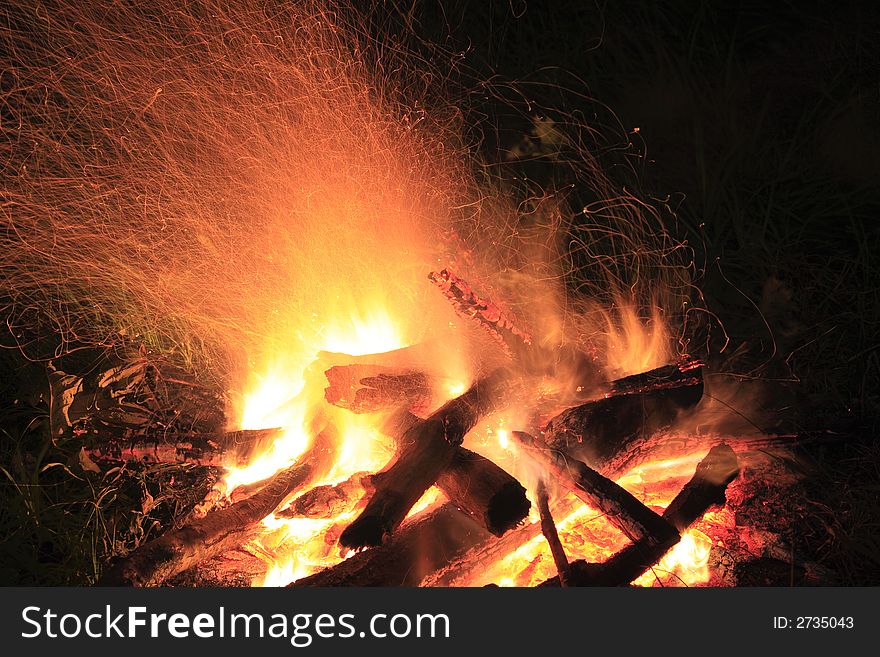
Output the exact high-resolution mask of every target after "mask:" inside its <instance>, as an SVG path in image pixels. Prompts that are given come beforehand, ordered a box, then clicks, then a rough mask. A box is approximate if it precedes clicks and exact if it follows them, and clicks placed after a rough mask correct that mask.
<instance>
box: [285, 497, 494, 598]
mask: <svg viewBox="0 0 880 657" xmlns="http://www.w3.org/2000/svg"><path fill="white" fill-rule="evenodd" d="M490 537H491V535H490V534H489V533H488V532H486V530H484V529H483V528H482V527H480V526H479V525H478V524H477V523H476V522H475V521H474V520H473V519H472V518H469V517H468V516H467V515H465V514H464V513H462V512H461V511H459V510H458V509H457V508H456V507H455V505H454V504H451V503H447V504H443V505H441V506H439V507H437V508H435V509H433V510H430V511H426V512H424V513H421V514H418V515H416V516H414V517H412V518H409V519H407V521H406V522H405V523H403V525H402V526H401V527H400V529H399V530H398V531H396V532H395V533H394V534H393V535H392V536H391V538H390V539H389V540H388V542H386V543H385V544H384V545H381V546H379V547H372V548H369V549H367V550H363V551H361V552H359V553H357V554H355V555H353V556H351V557H349V558H348V559H346V560H345V561H342V562H340V563H338V564H337V565H335V566H332V567H331V568H326V569H324V570H322V571H321V572H318V573H315V574H314V575H310V576H309V577H305V578H303V579H300V580H298V581H296V582H294V583H293V584H291V585H290V586H291V587H297V588H300V587H343V586H418V585H419V584H420V583H421V582H422V580H423V579H424V578H425V577H426V576H427V575H429V574H430V573H433V572H434V571H436V570H437V569H438V568H441V567H442V566H444V565H445V564H447V563H449V562H450V561H452V560H455V559H456V558H457V557H459V556H461V555H462V554H463V553H464V552H465V551H466V550H468V549H469V548H471V547H473V546H474V545H476V544H478V543H482V542H484V541H486V540H487V539H488V538H490Z"/></svg>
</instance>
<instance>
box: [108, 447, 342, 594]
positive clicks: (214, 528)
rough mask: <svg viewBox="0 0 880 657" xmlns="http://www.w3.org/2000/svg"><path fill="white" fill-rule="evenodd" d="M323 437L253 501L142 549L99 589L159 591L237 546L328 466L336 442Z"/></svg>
mask: <svg viewBox="0 0 880 657" xmlns="http://www.w3.org/2000/svg"><path fill="white" fill-rule="evenodd" d="M328 433H329V432H322V433H321V434H319V435H318V437H317V438H316V439H315V444H314V445H313V447H312V448H311V449H310V450H309V451H308V452H306V454H304V455H303V456H302V457H301V458H300V459H299V460H298V461H297V462H296V463H295V464H294V465H292V466H290V467H288V468H286V469H284V470H281V471H280V472H278V473H276V474H275V475H274V476H273V477H272V478H271V480H269V481H268V482H267V483H266V485H265V486H264V487H263V488H261V489H260V490H259V491H258V492H256V493H254V494H253V495H251V496H250V497H249V498H247V499H245V500H243V501H241V502H238V503H235V504H232V505H230V506H228V507H225V508H223V509H217V510H213V511H210V512H209V513H208V514H207V515H205V516H204V517H203V518H200V519H197V520H194V521H193V522H192V523H191V524H189V525H187V526H185V527H182V528H180V529H175V530H172V531H170V532H168V533H166V534H165V535H163V536H161V537H159V538H157V539H155V540H153V541H150V542H149V543H146V544H145V545H143V546H141V547H139V548H138V549H136V550H135V551H134V552H132V553H131V554H129V555H128V556H127V557H125V558H124V559H122V560H121V561H120V562H118V563H116V564H115V565H114V566H112V567H111V568H109V569H108V570H107V571H106V572H105V573H104V575H103V576H102V578H101V580H100V581H99V585H102V586H134V587H147V586H156V585H158V584H161V583H162V582H164V581H165V580H167V579H168V578H170V577H173V576H174V575H177V574H178V573H181V572H183V571H184V570H186V569H187V568H190V567H191V566H194V565H195V564H197V563H199V562H200V561H203V560H205V559H208V558H210V557H213V556H216V555H218V554H220V553H222V552H224V551H225V550H228V549H231V548H234V547H237V546H238V545H239V544H240V543H241V542H242V540H243V539H244V538H245V537H246V536H247V535H248V534H249V533H250V531H251V529H252V528H253V527H254V526H255V525H256V524H257V523H258V522H260V520H262V519H263V518H265V517H266V516H267V515H269V514H270V513H272V511H274V510H275V509H277V508H278V506H280V505H281V504H282V503H283V502H284V501H285V500H286V499H287V498H289V497H290V496H291V495H292V494H293V493H294V492H295V491H296V490H297V489H298V488H300V487H301V486H302V485H304V484H306V483H307V482H308V481H310V480H312V479H313V478H314V477H315V476H318V475H319V473H320V472H322V471H323V470H324V469H325V468H326V466H327V465H328V464H329V462H330V459H331V458H332V457H331V449H330V445H331V444H332V438H331V437H330V436H329V435H328Z"/></svg>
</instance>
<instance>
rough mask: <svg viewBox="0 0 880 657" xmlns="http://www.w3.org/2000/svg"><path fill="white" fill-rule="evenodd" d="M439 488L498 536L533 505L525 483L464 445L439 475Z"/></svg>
mask: <svg viewBox="0 0 880 657" xmlns="http://www.w3.org/2000/svg"><path fill="white" fill-rule="evenodd" d="M437 487H438V488H439V489H440V490H441V491H443V493H444V494H445V495H446V497H447V498H448V499H449V501H450V502H452V503H453V504H455V505H456V506H457V507H458V508H459V509H461V510H462V511H464V512H465V513H467V514H468V515H469V516H470V517H472V518H473V519H474V520H476V521H477V522H479V523H480V524H481V525H482V526H483V527H484V528H485V529H486V530H488V531H489V532H490V533H491V534H494V535H495V536H502V535H504V533H505V532H506V531H507V530H509V529H512V528H513V527H516V526H517V525H518V524H519V523H520V522H522V521H523V520H524V519H525V518H526V516H528V515H529V509H530V508H531V502H529V499H528V498H527V497H526V489H525V488H524V487H523V485H522V484H520V483H519V482H518V481H517V480H516V479H515V478H514V477H513V476H512V475H511V474H509V473H508V472H507V471H505V470H504V469H502V468H501V467H499V466H498V465H496V464H495V463H493V462H492V461H490V460H489V459H487V458H486V457H485V456H481V455H480V454H477V453H476V452H472V451H470V450H468V449H465V448H464V447H459V448H457V449H456V450H455V453H454V455H453V457H452V463H450V464H449V467H447V468H446V470H444V471H443V472H442V473H440V476H439V477H437Z"/></svg>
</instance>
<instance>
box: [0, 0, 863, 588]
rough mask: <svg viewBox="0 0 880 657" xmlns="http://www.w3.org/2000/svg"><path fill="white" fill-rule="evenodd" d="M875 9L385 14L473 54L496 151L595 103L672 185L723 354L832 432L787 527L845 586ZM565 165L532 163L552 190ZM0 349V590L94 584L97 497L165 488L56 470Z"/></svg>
mask: <svg viewBox="0 0 880 657" xmlns="http://www.w3.org/2000/svg"><path fill="white" fill-rule="evenodd" d="M539 4H540V5H541V6H539ZM873 5H874V3H870V2H866V3H863V4H847V3H843V4H841V3H831V2H828V3H813V2H806V3H803V2H735V1H731V0H728V1H718V0H692V1H686V0H667V1H663V2H618V3H614V2H608V3H605V2H597V3H592V2H575V1H568V0H564V1H562V2H553V3H546V6H545V3H534V5H533V4H530V3H525V2H519V1H517V0H511V1H510V2H485V0H450V1H449V2H445V3H442V6H441V5H440V4H437V3H431V2H427V3H416V4H415V6H410V5H405V6H401V5H400V4H392V5H388V6H387V7H385V10H384V11H385V12H387V17H386V20H387V21H388V25H389V26H390V27H391V29H401V30H409V31H411V32H413V33H415V34H417V35H418V36H419V37H420V38H422V39H424V40H425V42H426V44H435V45H437V44H439V45H440V46H441V47H442V48H443V50H444V51H446V52H460V53H461V54H462V56H461V58H460V60H459V65H460V67H461V70H462V71H463V72H464V73H465V77H466V78H467V79H465V80H463V81H462V89H463V90H464V92H465V93H467V94H469V108H470V111H471V115H469V116H468V117H467V119H468V122H469V123H471V124H472V125H473V126H474V129H475V130H476V131H477V132H479V133H480V136H481V138H482V139H483V143H484V149H485V150H486V154H487V158H489V159H490V160H491V159H493V158H494V159H501V158H500V157H499V156H498V153H500V152H503V151H505V150H506V149H509V148H511V147H513V146H514V145H515V144H517V143H520V142H522V140H523V139H528V135H529V134H530V132H529V131H530V130H531V129H532V127H533V126H534V123H533V121H534V119H535V117H536V116H542V117H548V118H551V119H554V118H555V117H556V116H557V115H558V116H562V115H563V114H564V115H567V116H583V117H584V120H585V121H586V122H588V123H590V122H593V121H595V127H596V129H597V130H599V131H600V132H601V133H602V134H603V135H606V136H607V139H608V142H607V145H608V151H609V155H608V159H607V160H604V161H606V162H608V163H610V164H609V166H610V171H611V175H612V176H613V175H615V172H614V171H615V170H614V166H613V162H614V159H613V158H614V157H622V158H625V159H626V160H627V162H628V163H629V166H628V167H627V168H625V169H624V168H622V169H621V171H624V172H625V174H623V175H626V176H630V175H632V174H633V172H635V174H636V178H635V180H634V181H632V184H634V185H637V193H638V194H641V195H647V196H650V197H654V198H661V199H665V198H668V199H669V202H668V204H669V206H670V207H671V208H672V209H673V210H674V215H675V217H676V229H677V230H678V231H679V233H680V235H679V237H681V238H682V239H687V240H688V242H689V244H690V245H691V246H692V247H693V248H694V250H695V253H696V258H697V262H698V266H699V269H700V270H701V272H702V276H701V278H700V280H699V281H698V283H699V286H700V289H701V290H702V291H703V293H704V294H705V298H706V305H707V306H708V307H709V309H710V310H712V311H713V312H714V313H716V314H717V315H718V317H719V318H720V320H721V321H722V322H723V324H724V327H725V329H726V331H727V333H728V334H729V336H730V339H731V344H730V347H729V348H728V349H727V350H726V352H725V355H724V356H723V358H720V359H719V362H718V364H717V365H718V366H719V367H721V368H722V369H724V370H726V371H732V372H735V371H739V372H753V368H754V366H755V364H756V363H765V365H764V366H763V367H762V368H761V369H760V371H758V372H754V374H755V375H756V376H758V377H761V378H763V379H765V380H772V381H780V383H779V384H778V387H777V388H771V389H772V390H778V394H779V399H780V400H784V405H785V406H786V418H787V419H786V421H787V422H788V426H787V428H788V429H794V430H797V431H799V432H803V433H804V434H805V435H806V434H811V433H812V434H815V433H824V434H825V435H826V438H827V436H831V437H832V439H824V440H820V441H816V442H814V443H808V444H806V445H805V446H804V447H802V448H800V451H801V453H800V454H799V456H800V458H802V459H803V463H804V464H806V465H805V467H808V468H809V470H810V473H811V474H810V478H809V479H808V485H807V491H806V493H805V494H806V496H807V498H806V507H805V508H807V509H809V513H807V514H806V516H805V517H804V518H803V520H802V522H801V525H800V526H801V529H800V531H799V532H798V535H797V536H796V537H793V541H794V542H795V543H796V545H795V546H794V547H795V548H796V549H797V550H798V551H800V552H802V553H805V554H809V555H811V557H812V559H813V560H815V561H816V562H818V563H821V564H823V565H824V566H827V567H828V568H830V569H832V570H833V571H834V572H836V573H837V574H838V578H839V583H841V584H845V585H864V584H872V585H877V584H880V509H878V504H877V501H876V493H877V491H878V485H880V480H878V472H880V447H878V445H877V441H876V431H877V428H878V424H877V409H878V405H880V391H878V381H880V349H878V347H880V343H878V323H880V303H878V296H880V292H878V288H880V276H878V270H877V258H878V255H877V254H878V246H880V223H878V220H877V219H878V214H880V38H878V37H880V15H878V10H876V9H875V8H874V6H873ZM432 47H433V46H428V45H426V46H425V52H426V56H427V57H430V51H431V48H432ZM489 78H493V79H494V80H496V81H505V80H510V81H516V82H517V83H518V84H520V85H521V87H522V88H523V89H526V90H528V93H529V96H530V98H531V99H532V100H533V101H535V104H534V106H533V108H532V111H531V113H530V112H529V111H521V108H517V109H515V110H514V109H512V108H511V107H510V106H508V105H506V104H503V103H499V102H498V101H497V99H495V98H492V97H489V96H485V97H484V96H481V94H480V91H479V85H478V84H475V82H476V81H479V80H481V79H489ZM567 90H569V91H567ZM635 128H638V132H637V133H635V132H633V130H634V129H635ZM628 139H629V140H631V143H629V144H627V143H626V142H627V140H628ZM618 141H619V142H620V143H621V144H624V147H622V149H615V148H613V146H614V145H615V144H616V143H617V142H618ZM551 164H552V163H551ZM551 164H547V163H541V162H532V163H530V164H528V165H523V167H524V168H523V170H522V173H523V175H527V176H530V177H531V178H532V179H534V180H536V181H538V182H540V183H541V184H544V185H552V184H554V182H556V181H554V180H553V177H554V175H555V174H554V173H553V168H552V166H551ZM563 182H564V181H563ZM623 182H627V183H629V182H630V181H628V180H624V181H623ZM2 337H3V344H4V345H8V344H9V343H10V340H9V339H8V337H9V336H8V335H3V336H2ZM0 359H2V360H0V414H2V415H0V441H2V446H0V451H2V454H0V464H2V466H3V469H2V470H0V479H2V480H3V484H2V491H3V493H2V495H3V498H4V500H3V501H2V502H0V537H3V538H2V539H0V540H2V543H0V582H3V583H7V584H12V583H26V584H27V583H35V584H52V583H61V584H64V583H82V582H88V581H91V579H92V578H93V577H94V573H95V570H96V568H97V567H98V565H99V563H100V561H101V558H102V550H104V549H105V548H106V547H107V546H108V544H106V543H105V542H104V538H103V537H101V535H100V533H101V532H102V531H103V530H104V529H106V526H105V524H104V521H103V520H102V518H103V516H102V512H100V511H99V510H98V509H99V507H101V506H102V505H104V506H107V507H110V506H112V505H113V504H118V505H122V506H124V505H125V504H129V505H130V504H132V503H133V500H136V499H138V497H139V495H140V492H141V491H142V490H143V488H142V487H149V486H154V485H156V483H155V482H147V481H145V480H143V479H142V480H139V481H136V482H134V483H131V482H128V483H126V482H120V483H119V485H118V487H117V488H115V489H114V490H113V492H112V494H106V493H102V495H105V496H104V497H102V499H101V500H100V502H99V501H98V499H97V498H96V495H97V493H96V490H95V486H94V485H93V484H92V483H90V482H85V483H83V482H80V483H78V484H73V485H71V484H68V483H66V481H67V480H66V479H65V478H64V477H63V476H62V473H61V472H60V471H59V469H58V468H55V469H50V470H49V471H47V472H41V471H40V469H41V466H42V465H44V464H46V463H48V462H60V463H63V462H65V459H67V458H69V456H70V455H69V454H63V453H56V452H58V448H57V446H53V445H52V444H50V442H49V441H48V438H47V436H46V434H45V433H44V432H42V431H41V430H40V418H42V417H43V416H44V415H45V408H44V406H43V405H42V403H41V401H40V400H39V397H38V396H36V395H31V396H28V395H26V394H23V392H22V391H23V390H26V389H27V388H29V387H33V384H27V383H26V384H23V383H22V381H31V380H36V379H39V378H40V374H39V372H38V370H37V369H35V368H34V366H33V365H28V364H27V363H25V362H23V361H22V360H21V358H20V355H19V354H18V352H16V351H15V350H11V349H4V350H0ZM71 501H73V502H74V503H71ZM780 583H786V582H780Z"/></svg>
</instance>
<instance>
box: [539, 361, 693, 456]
mask: <svg viewBox="0 0 880 657" xmlns="http://www.w3.org/2000/svg"><path fill="white" fill-rule="evenodd" d="M676 367H678V366H676ZM687 367H688V369H686V370H685V371H683V372H680V374H681V375H682V376H681V377H680V378H679V380H670V378H674V377H673V376H672V375H670V374H668V373H667V376H666V378H665V379H664V381H663V383H662V384H658V385H657V386H647V387H645V386H644V385H642V386H640V387H638V386H637V387H636V388H635V389H634V391H632V392H618V393H611V395H612V396H610V397H606V398H604V399H599V400H596V401H591V402H587V403H585V404H581V405H580V406H575V407H573V408H569V409H567V410H565V411H563V412H562V413H560V414H559V415H557V416H556V417H554V418H553V419H551V420H550V421H549V422H548V423H547V424H546V426H545V427H544V429H543V431H542V432H541V437H542V440H543V441H544V442H545V443H546V444H547V445H548V446H550V447H556V448H559V449H562V450H564V451H565V452H566V453H568V454H571V455H572V456H574V457H575V458H577V459H578V460H580V461H583V462H584V463H586V464H587V465H588V466H590V467H591V468H593V469H596V470H600V471H601V470H602V469H603V468H604V466H606V465H607V464H608V463H609V462H610V461H611V460H612V459H614V458H615V457H617V456H618V455H619V454H621V453H625V452H627V451H628V449H629V446H630V444H634V443H636V442H638V441H639V440H642V439H645V438H648V437H650V436H652V435H654V434H656V433H657V432H658V431H660V430H662V429H664V428H666V427H669V426H671V425H672V424H673V423H674V422H675V420H676V419H677V418H678V417H679V414H680V413H682V412H683V411H686V410H689V409H691V408H693V407H694V406H696V405H697V403H699V401H700V399H702V397H703V368H702V366H701V365H699V364H697V365H696V366H694V367H690V366H687ZM684 374H687V376H684ZM640 376H642V377H645V376H646V375H640ZM631 378H632V377H630V379H631ZM624 381H626V380H624ZM613 385H614V384H612V387H613ZM620 388H621V389H622V390H630V389H632V385H631V383H623V384H621V385H620Z"/></svg>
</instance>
